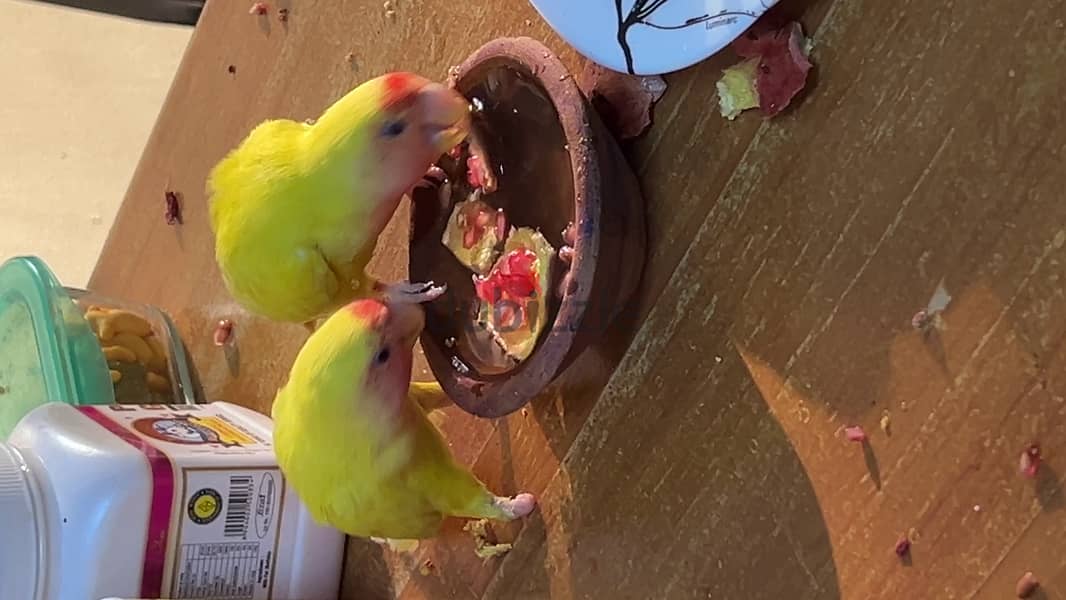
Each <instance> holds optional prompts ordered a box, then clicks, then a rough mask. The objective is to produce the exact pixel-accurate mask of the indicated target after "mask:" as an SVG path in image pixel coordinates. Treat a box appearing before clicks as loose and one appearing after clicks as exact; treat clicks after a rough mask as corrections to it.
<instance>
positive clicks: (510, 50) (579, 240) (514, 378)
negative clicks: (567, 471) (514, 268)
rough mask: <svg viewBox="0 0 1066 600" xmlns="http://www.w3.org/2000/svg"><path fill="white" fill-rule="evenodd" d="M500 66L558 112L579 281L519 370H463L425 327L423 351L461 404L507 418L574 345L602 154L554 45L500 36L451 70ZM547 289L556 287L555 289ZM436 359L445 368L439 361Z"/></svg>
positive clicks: (588, 273) (588, 293)
mask: <svg viewBox="0 0 1066 600" xmlns="http://www.w3.org/2000/svg"><path fill="white" fill-rule="evenodd" d="M499 67H511V68H516V69H517V70H518V71H519V72H521V73H523V74H524V75H526V76H529V77H531V78H533V79H534V80H536V81H537V82H538V83H539V85H540V86H541V88H542V89H543V91H544V93H545V95H546V96H547V97H548V99H549V100H550V101H551V103H552V105H553V107H554V108H555V112H556V114H557V115H558V118H559V125H560V127H561V128H562V130H563V137H564V139H565V143H566V144H567V155H568V156H569V158H570V174H571V182H572V184H573V190H574V197H573V200H572V204H573V208H574V212H573V214H572V215H571V218H570V219H567V220H569V221H572V222H573V223H574V232H575V240H574V244H573V247H574V250H575V252H574V259H573V261H572V262H571V264H570V265H569V267H570V268H569V269H568V272H569V277H570V278H571V281H572V282H574V283H576V286H575V285H574V283H571V285H570V289H568V290H566V291H565V292H564V293H563V296H562V298H560V299H559V300H558V310H557V311H556V314H555V318H554V319H553V320H552V321H551V323H549V324H548V325H547V327H546V329H547V330H546V331H543V332H542V333H541V336H542V339H541V340H539V341H538V344H537V347H536V348H535V349H534V350H533V353H532V355H530V357H529V358H527V359H526V361H525V362H524V363H523V364H521V365H519V366H518V367H517V368H516V370H515V372H514V374H513V375H505V376H503V377H502V378H499V379H496V378H493V379H488V380H481V379H474V378H472V377H469V376H467V375H465V374H462V373H460V372H458V371H457V370H455V368H454V367H452V366H451V363H450V360H449V357H448V355H447V353H446V352H445V351H444V350H443V349H442V348H441V345H440V343H439V342H438V341H437V340H434V339H431V338H430V337H429V336H428V335H427V334H426V333H425V332H423V336H422V345H423V351H424V352H425V354H426V358H427V360H428V361H429V363H430V368H431V369H432V370H433V371H434V374H435V375H436V376H437V377H438V379H440V382H441V385H442V386H443V387H444V389H445V391H446V392H447V393H448V395H449V396H450V397H451V399H452V400H453V401H454V402H455V403H456V404H458V405H459V406H460V407H461V408H463V409H464V410H466V411H467V412H470V413H472V414H475V415H478V416H482V417H500V416H504V415H507V414H510V413H513V412H515V411H517V410H519V409H520V408H522V407H523V406H525V405H526V404H527V403H528V402H529V401H530V400H532V399H533V398H535V397H536V396H537V395H539V394H540V393H541V392H542V391H543V390H544V388H546V387H547V386H548V385H550V384H551V383H552V381H554V380H555V378H556V377H557V376H558V375H559V374H560V372H561V370H562V369H561V367H562V366H563V365H564V364H565V363H566V360H567V357H568V356H569V355H570V353H571V352H572V350H573V349H574V342H575V341H576V340H577V339H578V335H577V334H578V329H579V327H580V325H581V322H582V320H583V318H584V316H585V309H586V307H587V306H588V304H589V301H590V300H591V297H592V282H593V279H594V276H595V274H596V264H597V260H598V258H599V248H600V229H599V220H600V212H601V206H602V204H601V198H600V188H601V186H600V165H599V160H600V157H599V153H598V152H597V150H596V148H595V146H594V145H593V129H592V123H591V119H590V116H589V110H590V109H589V107H588V105H587V103H586V101H585V97H584V95H583V94H582V93H581V90H580V89H579V88H578V86H577V83H576V82H575V81H574V77H573V75H572V74H571V73H570V71H569V70H568V69H567V68H566V66H565V65H563V63H562V62H561V61H560V60H559V59H558V57H557V56H556V55H555V53H554V52H552V51H551V50H550V49H548V48H547V47H546V46H545V45H544V44H542V43H540V42H539V41H537V40H534V39H532V38H528V37H516V38H497V39H494V40H492V41H490V42H488V43H486V44H485V45H483V46H481V47H480V48H479V49H477V50H476V51H474V53H473V54H471V55H470V56H469V57H468V58H467V59H466V60H465V61H463V63H462V64H461V65H459V66H458V67H454V68H453V69H451V71H450V72H449V77H448V85H449V86H451V87H460V86H459V82H460V81H462V80H463V79H465V78H467V77H469V76H471V75H477V74H479V71H480V72H487V71H488V70H489V69H492V68H499ZM412 242H413V240H412ZM556 251H558V248H556ZM558 260H559V259H558V258H557V257H556V258H555V261H556V262H555V264H556V267H557V268H564V267H565V265H560V263H559V262H558ZM564 275H566V272H564ZM560 281H562V280H561V279H560ZM546 293H555V290H548V291H546ZM434 365H437V366H438V368H433V367H434ZM438 371H444V373H440V372H438Z"/></svg>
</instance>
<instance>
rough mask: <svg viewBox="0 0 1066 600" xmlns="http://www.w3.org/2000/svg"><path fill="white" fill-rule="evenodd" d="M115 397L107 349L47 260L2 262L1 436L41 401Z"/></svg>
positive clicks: (93, 401)
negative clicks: (105, 354)
mask: <svg viewBox="0 0 1066 600" xmlns="http://www.w3.org/2000/svg"><path fill="white" fill-rule="evenodd" d="M114 399H115V391H114V388H113V387H112V385H111V376H110V374H109V373H108V368H107V360H106V359H105V358H104V353H103V350H101V348H100V345H99V342H97V340H96V336H94V335H93V332H92V329H91V328H90V327H89V323H88V322H87V321H86V320H85V317H84V316H82V312H81V310H79V309H78V307H77V306H76V305H75V304H74V301H73V300H72V299H71V298H70V296H69V295H67V293H66V291H65V290H64V289H63V286H62V285H61V284H60V283H59V281H58V280H57V279H56V277H55V275H54V274H52V271H51V270H50V269H49V268H48V265H46V264H45V263H44V261H42V260H41V259H39V258H37V257H34V256H29V257H17V258H12V259H10V260H8V261H7V262H5V263H4V264H3V265H2V266H0V439H6V438H7V435H8V433H10V432H11V430H12V429H13V428H14V427H15V425H16V424H17V423H18V422H19V419H21V418H22V417H23V416H24V415H25V414H26V413H28V412H29V411H31V410H33V409H34V408H36V407H37V406H39V405H41V404H45V403H47V402H66V403H67V404H75V405H76V404H111V403H113V402H114Z"/></svg>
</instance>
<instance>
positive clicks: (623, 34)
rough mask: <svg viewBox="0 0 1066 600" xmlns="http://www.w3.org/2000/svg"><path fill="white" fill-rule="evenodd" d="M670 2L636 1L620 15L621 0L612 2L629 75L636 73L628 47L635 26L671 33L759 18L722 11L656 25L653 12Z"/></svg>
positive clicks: (751, 14) (753, 15)
mask: <svg viewBox="0 0 1066 600" xmlns="http://www.w3.org/2000/svg"><path fill="white" fill-rule="evenodd" d="M669 1H670V0H636V1H635V2H634V3H633V6H632V8H630V9H629V13H628V14H625V15H623V14H622V0H614V9H615V15H616V16H617V17H618V45H619V46H620V47H621V48H622V53H623V54H625V57H626V70H628V71H629V72H630V73H631V74H635V73H636V72H635V71H634V70H633V50H632V48H630V47H629V30H630V29H632V28H633V27H634V26H636V25H643V26H645V27H651V28H652V29H660V30H664V31H671V30H676V29H685V28H687V27H692V26H694V25H699V24H700V23H707V25H706V27H707V28H708V29H709V28H711V27H713V26H715V25H718V24H721V25H725V24H727V23H733V22H734V21H736V20H737V19H738V18H740V17H748V18H750V19H752V20H755V19H757V18H758V17H759V15H758V14H756V13H754V12H752V11H747V10H722V11H719V12H717V13H715V14H713V15H712V14H709V13H705V14H702V15H699V16H695V17H690V18H688V19H685V20H684V21H683V22H681V23H676V24H662V23H656V22H654V21H652V20H651V17H652V15H654V14H655V11H657V10H659V9H660V8H662V7H663V6H664V5H665V4H666V3H667V2H669Z"/></svg>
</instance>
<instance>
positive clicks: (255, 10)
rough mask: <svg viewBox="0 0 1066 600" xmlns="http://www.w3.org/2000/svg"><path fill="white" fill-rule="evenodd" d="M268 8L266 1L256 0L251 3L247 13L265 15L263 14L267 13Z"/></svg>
mask: <svg viewBox="0 0 1066 600" xmlns="http://www.w3.org/2000/svg"><path fill="white" fill-rule="evenodd" d="M268 10H270V7H269V6H267V3H266V2H256V3H255V4H253V5H252V7H251V8H249V9H248V14H250V15H265V14H267V11H268Z"/></svg>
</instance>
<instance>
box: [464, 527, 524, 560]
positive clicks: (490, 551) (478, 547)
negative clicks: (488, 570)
mask: <svg viewBox="0 0 1066 600" xmlns="http://www.w3.org/2000/svg"><path fill="white" fill-rule="evenodd" d="M463 531H467V532H469V533H470V535H471V537H473V538H474V554H476V555H477V556H478V558H483V559H489V558H493V557H495V556H502V555H504V554H507V553H508V552H510V551H511V548H512V547H513V546H512V545H511V544H500V543H495V542H492V541H491V540H490V532H489V521H488V519H479V520H477V521H467V523H466V525H463Z"/></svg>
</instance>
